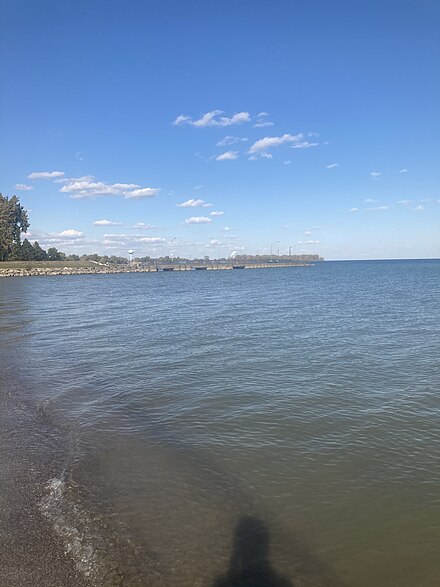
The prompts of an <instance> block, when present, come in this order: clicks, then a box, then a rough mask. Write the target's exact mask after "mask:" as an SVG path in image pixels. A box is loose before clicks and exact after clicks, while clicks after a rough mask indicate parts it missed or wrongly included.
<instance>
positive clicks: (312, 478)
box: [0, 260, 440, 587]
mask: <svg viewBox="0 0 440 587" xmlns="http://www.w3.org/2000/svg"><path fill="white" fill-rule="evenodd" d="M439 300H440V262H439V261H435V260H433V261H430V260H426V261H373V262H326V263H320V264H317V265H315V266H314V267H290V268H273V269H261V270H253V271H250V270H249V271H248V270H244V271H212V272H211V271H208V272H198V271H194V272H182V273H176V272H174V273H154V274H117V275H116V274H115V275H92V276H65V277H41V278H10V279H2V280H1V281H0V326H1V330H0V338H1V347H0V358H1V360H2V365H3V366H4V369H3V373H2V380H1V381H2V388H3V390H6V391H7V393H8V394H9V396H8V397H11V398H13V399H14V398H15V399H17V401H19V402H20V405H21V406H24V408H23V409H26V410H28V411H29V412H32V413H35V414H37V416H38V417H37V420H36V424H35V426H36V429H35V430H33V431H30V430H29V429H23V430H22V431H21V433H22V434H26V435H30V434H35V439H36V440H35V443H36V444H35V446H36V447H38V451H39V452H40V453H41V452H42V451H43V452H44V451H45V450H47V451H48V454H49V453H50V451H52V450H54V449H55V448H56V450H57V451H58V454H59V453H60V451H61V453H62V459H61V461H62V462H61V463H60V464H59V465H57V466H56V467H55V468H56V470H55V472H54V471H51V472H50V474H49V471H48V479H47V486H46V488H45V496H44V498H43V499H42V501H41V503H40V508H41V511H42V512H43V513H44V514H45V516H47V517H48V519H50V520H51V523H52V524H53V525H54V528H55V529H56V531H57V532H58V534H59V535H60V536H61V537H62V539H63V541H64V542H65V544H66V548H67V549H68V550H70V552H71V554H72V555H73V556H74V558H75V560H76V563H77V565H78V567H79V568H81V569H82V571H83V572H84V573H85V574H86V576H87V577H88V578H89V581H90V583H91V584H94V585H106V586H107V585H109V586H110V585H145V586H151V587H156V586H169V587H175V586H179V587H196V586H197V587H198V586H200V587H202V586H206V587H226V586H228V587H229V586H231V587H232V586H233V585H234V586H235V585H247V586H250V585H252V586H254V587H256V586H258V585H261V586H263V585H264V586H266V587H268V586H271V587H287V586H289V585H290V586H291V587H303V586H304V587H305V586H308V587H311V586H334V585H341V586H347V587H348V586H351V587H372V586H374V587H390V586H399V587H434V586H435V587H437V585H439V581H440V557H439V556H438V547H439V544H440V499H439V498H440V491H439V489H440V434H439V416H440V304H439ZM11 417H12V416H11ZM38 427H39V431H38V430H37V428H38ZM54 445H55V446H54ZM35 450H37V448H36V449H35ZM257 576H258V577H260V579H261V578H262V579H261V580H260V581H259V582H258V581H257V579H256V577H257ZM240 581H241V582H240Z"/></svg>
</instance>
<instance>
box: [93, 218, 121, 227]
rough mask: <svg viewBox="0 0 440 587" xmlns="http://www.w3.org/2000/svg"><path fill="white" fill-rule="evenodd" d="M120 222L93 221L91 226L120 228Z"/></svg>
mask: <svg viewBox="0 0 440 587" xmlns="http://www.w3.org/2000/svg"><path fill="white" fill-rule="evenodd" d="M120 225H121V223H120V222H113V221H112V220H105V219H104V220H95V221H94V223H93V226H120Z"/></svg>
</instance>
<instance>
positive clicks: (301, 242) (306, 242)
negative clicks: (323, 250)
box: [297, 240, 321, 245]
mask: <svg viewBox="0 0 440 587" xmlns="http://www.w3.org/2000/svg"><path fill="white" fill-rule="evenodd" d="M320 242H321V241H316V240H309V241H297V244H298V245H319V244H320Z"/></svg>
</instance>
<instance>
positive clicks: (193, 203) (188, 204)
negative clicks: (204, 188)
mask: <svg viewBox="0 0 440 587" xmlns="http://www.w3.org/2000/svg"><path fill="white" fill-rule="evenodd" d="M211 206H212V204H209V203H208V202H205V200H201V199H198V200H195V199H194V198H190V199H189V200H186V201H185V202H182V203H181V204H176V207H177V208H197V207H202V208H210V207H211Z"/></svg>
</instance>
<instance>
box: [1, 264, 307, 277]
mask: <svg viewBox="0 0 440 587" xmlns="http://www.w3.org/2000/svg"><path fill="white" fill-rule="evenodd" d="M305 266H310V263H260V264H253V263H249V264H246V265H245V266H244V267H243V268H245V269H265V268H271V269H272V268H275V267H277V268H279V267H305ZM202 268H203V269H206V270H208V271H217V270H227V269H234V266H233V265H222V264H216V263H212V264H210V265H207V266H206V265H205V266H198V265H189V264H188V265H157V266H156V265H149V266H148V267H138V266H132V267H106V266H100V265H97V266H96V267H33V268H28V269H26V268H23V267H20V268H12V269H11V268H9V269H3V268H1V267H0V277H33V276H35V277H42V276H47V275H103V274H110V273H150V272H154V273H156V272H157V271H192V270H194V269H202Z"/></svg>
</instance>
